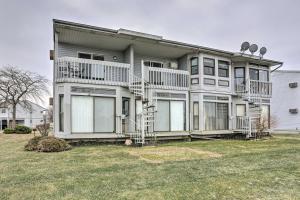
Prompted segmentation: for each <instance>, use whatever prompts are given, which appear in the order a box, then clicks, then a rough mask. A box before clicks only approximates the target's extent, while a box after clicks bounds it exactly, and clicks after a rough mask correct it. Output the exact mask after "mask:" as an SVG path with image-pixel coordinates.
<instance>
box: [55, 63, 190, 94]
mask: <svg viewBox="0 0 300 200" xmlns="http://www.w3.org/2000/svg"><path fill="white" fill-rule="evenodd" d="M143 67H144V74H143V77H141V78H144V80H145V81H146V82H147V83H149V85H151V87H152V88H156V89H170V90H188V88H189V73H188V71H183V70H174V69H165V68H155V67H145V66H143ZM129 73H130V64H127V63H118V62H107V61H98V60H89V59H81V58H74V57H61V58H58V59H57V60H56V61H55V81H56V82H57V83H64V82H68V83H89V84H101V85H119V86H128V85H129Z"/></svg>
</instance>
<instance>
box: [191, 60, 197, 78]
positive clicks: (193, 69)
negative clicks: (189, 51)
mask: <svg viewBox="0 0 300 200" xmlns="http://www.w3.org/2000/svg"><path fill="white" fill-rule="evenodd" d="M198 63H199V62H198V58H197V57H194V58H191V74H192V75H196V74H199V65H198Z"/></svg>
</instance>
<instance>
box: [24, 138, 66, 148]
mask: <svg viewBox="0 0 300 200" xmlns="http://www.w3.org/2000/svg"><path fill="white" fill-rule="evenodd" d="M70 149H71V145H69V144H68V143H67V142H66V141H65V140H62V139H58V138H55V137H50V136H37V137H34V138H32V139H31V140H29V141H28V144H26V145H25V150H27V151H39V152H60V151H67V150H70Z"/></svg>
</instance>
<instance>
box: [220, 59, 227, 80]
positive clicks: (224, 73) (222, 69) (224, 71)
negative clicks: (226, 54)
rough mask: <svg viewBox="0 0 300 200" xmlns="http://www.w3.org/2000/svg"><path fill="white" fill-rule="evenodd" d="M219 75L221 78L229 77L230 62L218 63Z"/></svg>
mask: <svg viewBox="0 0 300 200" xmlns="http://www.w3.org/2000/svg"><path fill="white" fill-rule="evenodd" d="M218 75H219V77H229V62H227V61H222V60H219V61H218Z"/></svg>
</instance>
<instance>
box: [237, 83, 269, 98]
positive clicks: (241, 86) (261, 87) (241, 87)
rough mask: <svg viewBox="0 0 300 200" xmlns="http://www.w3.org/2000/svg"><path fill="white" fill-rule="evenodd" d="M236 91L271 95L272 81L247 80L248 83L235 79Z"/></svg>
mask: <svg viewBox="0 0 300 200" xmlns="http://www.w3.org/2000/svg"><path fill="white" fill-rule="evenodd" d="M235 92H236V93H238V94H248V95H250V96H261V97H271V96H272V83H271V82H267V81H258V80H247V81H246V83H240V82H238V81H237V80H236V81H235Z"/></svg>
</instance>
